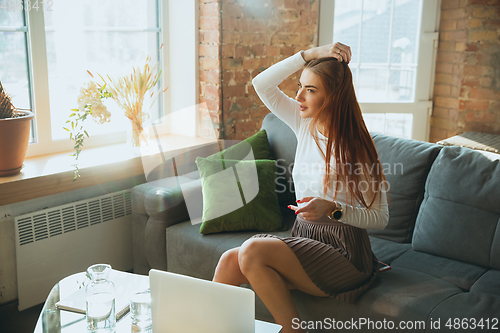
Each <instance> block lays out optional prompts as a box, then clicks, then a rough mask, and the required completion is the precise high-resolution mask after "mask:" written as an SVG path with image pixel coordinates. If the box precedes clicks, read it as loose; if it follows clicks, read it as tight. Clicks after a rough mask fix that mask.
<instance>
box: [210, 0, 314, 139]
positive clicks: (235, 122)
mask: <svg viewBox="0 0 500 333" xmlns="http://www.w3.org/2000/svg"><path fill="white" fill-rule="evenodd" d="M216 5H220V6H221V9H222V15H221V16H219V22H217V19H216V18H217V15H220V13H217V12H216V11H215V8H216ZM220 20H222V33H221V34H220V35H218V33H220V32H221V31H220V23H221V22H220ZM317 36H318V0H201V3H200V42H201V43H200V102H207V105H208V107H209V109H210V111H211V113H212V115H213V120H214V121H215V120H217V119H218V120H219V121H220V133H219V138H223V139H228V140H242V139H245V138H247V137H249V136H251V135H253V134H255V133H256V132H257V131H258V130H259V129H260V127H261V125H262V120H263V119H264V116H265V115H266V114H267V113H269V111H268V110H267V108H266V107H265V106H264V105H263V104H262V102H261V101H260V99H259V97H258V96H257V94H256V93H255V91H254V89H253V86H252V79H253V78H254V77H255V76H256V75H257V74H259V73H260V72H262V71H263V70H265V69H266V68H268V67H270V66H271V65H273V64H275V63H277V62H279V61H280V60H282V59H285V58H286V57H288V56H291V55H293V54H294V53H295V52H298V51H299V50H302V49H303V50H306V49H308V48H311V47H313V46H317ZM218 37H220V40H219V41H218V40H217V38H218ZM217 42H219V45H220V49H219V51H217V48H216V45H217ZM218 52H219V53H218ZM217 56H219V59H220V61H221V63H220V64H219V63H218V62H217ZM218 65H221V66H220V67H217V66H218ZM217 68H219V70H220V72H218V70H217ZM219 74H222V75H221V76H219V78H220V79H221V80H219V81H217V80H218V78H217V75H219ZM297 80H298V73H296V74H294V75H292V76H291V77H290V78H289V79H287V80H285V81H284V82H283V83H282V84H281V85H280V89H281V90H283V91H284V92H285V93H286V94H287V95H289V96H290V97H295V93H296V88H297ZM209 103H211V104H209ZM217 107H218V109H216V108H217Z"/></svg>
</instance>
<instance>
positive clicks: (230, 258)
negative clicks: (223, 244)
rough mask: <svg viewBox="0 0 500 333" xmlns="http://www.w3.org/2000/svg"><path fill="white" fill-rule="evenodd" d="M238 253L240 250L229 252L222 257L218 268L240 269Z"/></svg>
mask: <svg viewBox="0 0 500 333" xmlns="http://www.w3.org/2000/svg"><path fill="white" fill-rule="evenodd" d="M238 252H239V248H234V249H230V250H227V251H226V252H224V253H223V254H222V255H221V257H220V259H219V263H218V264H217V266H220V267H223V268H235V266H236V267H238Z"/></svg>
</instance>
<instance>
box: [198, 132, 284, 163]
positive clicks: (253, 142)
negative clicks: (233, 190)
mask: <svg viewBox="0 0 500 333" xmlns="http://www.w3.org/2000/svg"><path fill="white" fill-rule="evenodd" d="M250 148H251V149H252V152H253V158H247V156H248V155H249V154H250ZM207 158H208V159H212V160H220V159H230V160H240V161H241V160H248V159H254V160H274V156H273V153H272V152H271V145H269V141H268V140H267V133H266V130H265V129H262V130H260V131H259V132H257V133H256V134H254V135H252V136H251V137H249V138H246V139H245V140H243V141H241V142H239V143H237V144H235V145H233V146H231V147H229V148H227V149H224V150H223V151H221V152H219V153H215V154H213V155H210V156H208V157H207Z"/></svg>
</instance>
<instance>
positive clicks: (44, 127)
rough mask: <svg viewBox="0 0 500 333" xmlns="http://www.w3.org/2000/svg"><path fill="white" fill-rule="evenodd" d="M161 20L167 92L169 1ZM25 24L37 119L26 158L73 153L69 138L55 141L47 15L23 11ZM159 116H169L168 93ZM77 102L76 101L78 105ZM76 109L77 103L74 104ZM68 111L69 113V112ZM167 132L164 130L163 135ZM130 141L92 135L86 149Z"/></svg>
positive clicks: (163, 2)
mask: <svg viewBox="0 0 500 333" xmlns="http://www.w3.org/2000/svg"><path fill="white" fill-rule="evenodd" d="M157 3H158V12H157V15H158V18H157V19H158V21H159V36H158V39H159V45H161V44H163V48H162V49H161V50H160V51H159V66H160V68H162V74H161V77H160V84H161V87H159V89H161V90H164V89H165V87H168V85H169V83H170V77H169V75H168V74H169V73H168V70H166V66H165V64H168V63H169V59H170V55H169V53H168V50H169V47H168V45H169V34H170V30H169V24H168V22H169V19H166V18H168V14H169V10H168V6H169V1H168V0H158V2H157ZM24 15H25V22H26V28H27V32H26V31H25V33H26V51H27V53H28V57H27V59H28V83H29V89H30V98H31V105H32V108H33V111H34V113H35V118H34V120H33V123H32V124H33V125H35V126H32V130H33V137H34V138H35V142H33V143H30V144H29V146H28V151H27V153H26V157H34V156H40V155H46V154H53V153H58V152H63V151H72V150H73V146H74V143H73V142H72V141H71V140H69V136H68V138H67V139H64V140H53V139H52V128H51V120H50V119H51V118H50V117H51V115H50V100H49V98H50V96H49V85H48V81H49V80H48V68H47V66H48V64H47V49H46V38H45V26H44V12H43V11H42V10H38V11H36V10H31V11H24ZM144 31H156V32H158V28H150V29H144ZM159 98H160V100H159V101H160V105H161V107H160V113H161V114H162V115H165V114H168V113H169V110H170V93H169V91H168V90H167V91H166V92H165V93H163V94H161V96H160V97H159ZM75 103H76V102H75ZM75 107H76V104H75ZM68 111H69V110H68ZM165 132H168V129H167V130H164V131H163V133H161V134H165ZM126 140H127V134H126V131H117V132H113V133H109V134H96V135H91V136H90V137H89V138H86V140H85V148H87V147H98V146H105V145H110V144H116V143H120V142H125V141H126Z"/></svg>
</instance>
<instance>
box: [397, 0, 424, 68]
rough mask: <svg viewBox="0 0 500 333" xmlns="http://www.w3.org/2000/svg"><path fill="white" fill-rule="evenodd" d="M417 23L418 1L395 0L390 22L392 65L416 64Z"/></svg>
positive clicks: (418, 20) (418, 19)
mask: <svg viewBox="0 0 500 333" xmlns="http://www.w3.org/2000/svg"><path fill="white" fill-rule="evenodd" d="M419 22H420V18H419V1H418V0H395V7H394V18H393V22H392V27H393V28H392V49H391V63H392V64H394V63H396V64H416V61H417V43H418V36H419V31H418V28H419Z"/></svg>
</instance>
